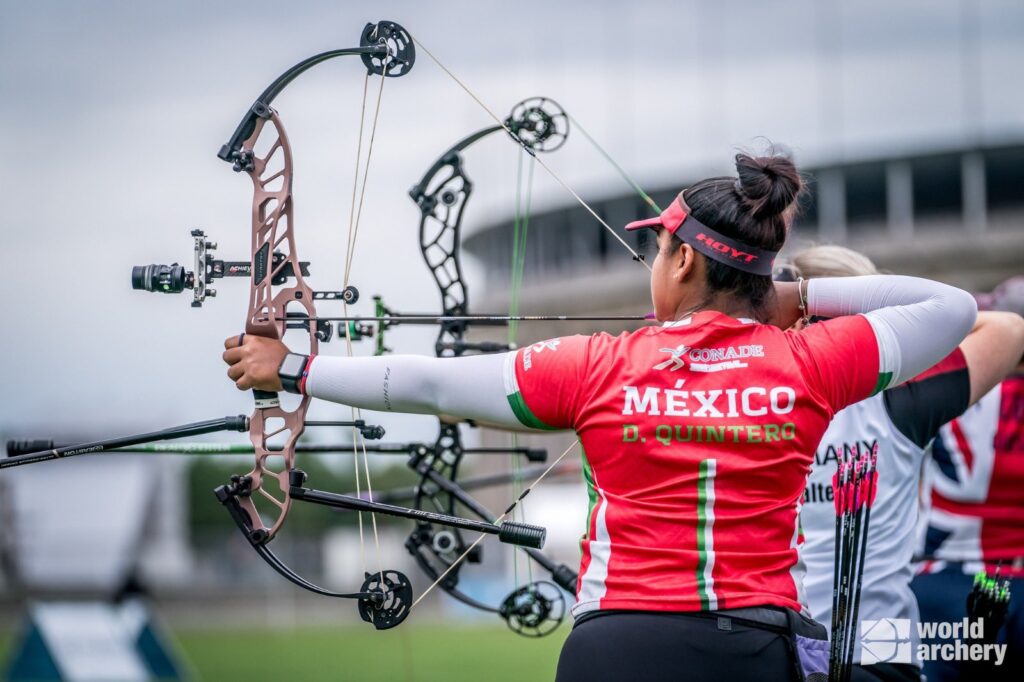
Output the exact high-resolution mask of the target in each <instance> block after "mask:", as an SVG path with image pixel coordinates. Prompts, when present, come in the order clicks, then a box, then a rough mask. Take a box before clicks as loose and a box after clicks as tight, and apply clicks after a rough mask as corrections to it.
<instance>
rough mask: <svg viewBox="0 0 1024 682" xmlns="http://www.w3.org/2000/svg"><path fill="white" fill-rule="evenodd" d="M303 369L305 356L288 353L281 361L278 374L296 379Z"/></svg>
mask: <svg viewBox="0 0 1024 682" xmlns="http://www.w3.org/2000/svg"><path fill="white" fill-rule="evenodd" d="M305 367H306V356H304V355H297V354H295V353H289V354H288V355H286V356H284V360H282V361H281V368H280V369H279V370H278V374H281V375H284V376H286V377H298V376H300V375H301V374H302V370H303V369H304V368H305Z"/></svg>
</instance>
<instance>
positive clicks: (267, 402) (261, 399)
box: [252, 388, 281, 410]
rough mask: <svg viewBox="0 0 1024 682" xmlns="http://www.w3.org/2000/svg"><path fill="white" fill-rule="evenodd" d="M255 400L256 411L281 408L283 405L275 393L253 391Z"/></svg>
mask: <svg viewBox="0 0 1024 682" xmlns="http://www.w3.org/2000/svg"><path fill="white" fill-rule="evenodd" d="M252 397H253V400H255V401H256V409H257V410H263V409H266V408H268V407H279V406H280V405H281V400H280V398H278V397H277V393H275V392H274V391H260V390H258V389H255V388H254V389H253V390H252Z"/></svg>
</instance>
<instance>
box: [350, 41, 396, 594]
mask: <svg viewBox="0 0 1024 682" xmlns="http://www.w3.org/2000/svg"><path fill="white" fill-rule="evenodd" d="M390 58H391V57H390V54H389V55H388V56H386V57H384V59H383V63H382V73H381V78H380V88H379V89H378V90H377V101H376V104H375V106H374V113H373V123H372V124H371V126H370V135H369V141H368V143H367V147H366V161H365V163H364V164H363V168H362V182H361V183H360V161H361V156H362V145H363V131H364V129H365V121H366V101H367V98H368V93H369V80H370V72H369V71H367V73H366V76H365V78H364V80H363V98H362V104H361V106H360V108H359V142H358V143H357V145H356V167H355V174H354V176H353V178H352V203H351V206H350V207H349V223H348V237H347V247H348V248H347V250H346V254H345V272H344V281H343V288H345V289H347V288H348V286H349V282H350V281H351V276H352V263H353V262H354V257H355V245H356V239H357V237H358V235H359V223H360V220H361V218H362V214H363V204H364V201H365V199H366V184H367V178H368V177H369V173H370V161H371V159H372V158H373V143H374V140H375V139H376V135H377V124H378V122H379V120H380V105H381V101H382V99H383V95H384V82H385V81H386V80H387V77H386V74H387V66H388V61H390ZM357 188H358V191H357ZM357 193H358V197H359V200H358V202H357V201H356V196H357ZM342 311H343V313H344V315H345V317H348V315H349V312H348V303H347V302H346V301H345V300H344V299H342ZM344 327H345V349H346V354H347V355H348V357H350V358H351V357H353V355H354V354H355V353H354V348H353V339H352V329H351V326H350V325H347V324H346V325H344ZM351 412H352V421H353V422H356V421H359V420H361V419H362V410H360V409H358V408H356V407H352V408H351ZM360 455H362V460H363V461H362V475H363V476H364V477H365V482H366V495H367V498H368V499H369V501H371V502H372V501H373V483H372V481H371V477H370V463H369V457H368V455H367V452H366V440H365V439H364V438H363V435H362V433H361V432H360V431H359V430H358V429H357V428H356V427H355V426H353V427H352V459H353V463H354V468H355V478H356V495H357V496H361V494H362V490H361V485H360V471H359V470H360V463H359V459H360ZM358 519H359V553H360V560H361V561H362V564H363V573H367V572H368V571H367V570H366V553H365V548H364V543H365V535H364V530H363V513H362V512H359V514H358ZM370 526H371V528H372V529H373V542H374V547H375V551H376V556H377V570H378V571H379V575H380V584H381V585H382V586H383V585H385V583H384V564H383V559H382V554H381V547H380V533H379V532H378V528H377V515H376V514H375V513H374V512H370Z"/></svg>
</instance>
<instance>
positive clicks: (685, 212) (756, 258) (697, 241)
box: [626, 193, 778, 276]
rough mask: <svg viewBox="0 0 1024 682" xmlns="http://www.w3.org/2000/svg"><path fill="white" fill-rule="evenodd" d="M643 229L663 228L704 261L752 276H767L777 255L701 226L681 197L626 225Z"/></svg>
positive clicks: (630, 229) (630, 228)
mask: <svg viewBox="0 0 1024 682" xmlns="http://www.w3.org/2000/svg"><path fill="white" fill-rule="evenodd" d="M643 227H650V228H658V227H663V228H665V229H666V230H668V231H669V232H671V233H672V234H674V235H675V236H676V237H677V238H679V239H681V240H682V241H684V242H686V243H687V244H689V245H690V246H692V247H693V248H694V249H696V250H697V251H700V252H701V253H702V254H704V255H705V256H707V257H708V258H710V259H712V260H716V261H718V262H719V263H725V264H726V265H728V266H729V267H733V268H736V269H737V270H742V271H743V272H749V273H751V274H753V275H764V276H768V275H771V274H772V264H773V263H774V262H775V256H777V255H778V251H768V250H766V249H759V248H758V247H756V246H751V245H749V244H744V243H743V242H740V241H737V240H735V239H732V238H730V237H727V236H725V235H724V234H722V233H720V232H716V231H715V230H712V229H711V228H710V227H708V226H707V225H704V224H703V223H701V222H700V221H699V220H697V219H696V218H694V217H693V216H691V215H690V208H689V207H688V206H687V205H686V203H685V202H684V201H683V195H682V193H680V194H679V196H678V197H676V198H675V200H674V201H673V202H672V203H671V204H670V205H669V207H668V208H666V209H665V210H664V211H662V213H661V215H660V216H658V217H657V218H648V219H646V220H637V221H635V222H632V223H629V224H628V225H626V230H628V231H633V230H639V229H640V228H643Z"/></svg>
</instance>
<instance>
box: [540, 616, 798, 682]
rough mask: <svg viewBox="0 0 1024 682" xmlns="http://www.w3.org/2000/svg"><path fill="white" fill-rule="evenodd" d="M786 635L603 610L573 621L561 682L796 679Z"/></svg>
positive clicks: (714, 621)
mask: <svg viewBox="0 0 1024 682" xmlns="http://www.w3.org/2000/svg"><path fill="white" fill-rule="evenodd" d="M796 678H797V672H796V663H795V661H794V659H793V653H792V651H791V648H790V645H789V642H788V641H787V637H786V636H785V635H782V634H779V633H776V632H771V631H768V630H763V629H759V628H755V627H750V626H747V625H741V624H740V623H737V622H736V621H735V620H732V619H728V618H723V619H718V618H714V617H711V618H708V617H700V616H694V615H692V614H684V613H653V612H634V611H605V612H600V613H595V614H594V615H587V616H584V617H583V618H581V619H580V620H578V621H577V622H576V625H575V626H574V627H573V629H572V632H571V633H570V634H569V638H568V639H566V640H565V645H564V646H563V647H562V655H561V656H560V657H559V659H558V674H557V676H556V678H555V680H556V682H620V681H622V682H627V681H628V682H635V681H637V680H643V681H644V682H660V681H661V680H665V682H669V681H671V682H704V681H705V680H706V681H707V682H723V681H727V682H744V681H745V680H751V681H752V682H754V681H756V682H775V681H776V680H787V681H788V680H795V679H796Z"/></svg>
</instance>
